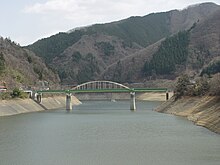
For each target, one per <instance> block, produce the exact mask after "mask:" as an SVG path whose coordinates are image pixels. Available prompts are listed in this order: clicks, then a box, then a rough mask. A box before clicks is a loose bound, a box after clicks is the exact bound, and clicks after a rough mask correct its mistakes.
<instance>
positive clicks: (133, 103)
mask: <svg viewBox="0 0 220 165" xmlns="http://www.w3.org/2000/svg"><path fill="white" fill-rule="evenodd" d="M130 95H131V100H130V110H131V111H136V103H135V92H131V93H130Z"/></svg>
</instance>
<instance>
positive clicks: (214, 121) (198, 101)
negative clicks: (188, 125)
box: [156, 96, 220, 134]
mask: <svg viewBox="0 0 220 165" xmlns="http://www.w3.org/2000/svg"><path fill="white" fill-rule="evenodd" d="M156 111H158V112H163V113H169V114H174V115H178V116H184V117H187V118H188V119H189V120H191V121H193V122H194V123H195V124H196V125H199V126H203V127H206V128H208V129H209V130H211V131H213V132H216V133H218V134H220V97H219V96H216V97H212V96H204V97H184V98H182V99H179V100H177V101H174V99H173V98H172V99H170V100H169V101H167V102H165V103H164V104H162V105H161V106H160V107H158V108H157V109H156Z"/></svg>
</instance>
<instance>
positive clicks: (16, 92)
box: [11, 88, 28, 99]
mask: <svg viewBox="0 0 220 165" xmlns="http://www.w3.org/2000/svg"><path fill="white" fill-rule="evenodd" d="M11 96H12V98H22V99H25V98H28V94H27V93H25V92H23V91H21V90H20V89H18V88H15V89H14V90H13V91H12V94H11Z"/></svg>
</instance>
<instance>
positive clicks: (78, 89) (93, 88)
mask: <svg viewBox="0 0 220 165" xmlns="http://www.w3.org/2000/svg"><path fill="white" fill-rule="evenodd" d="M166 91H167V88H129V87H128V86H125V85H123V84H120V83H117V82H113V81H90V82H86V83H83V84H80V85H77V86H75V87H73V88H72V89H67V90H64V89H63V90H37V91H35V92H36V93H39V94H40V93H41V94H42V93H67V94H70V93H120V92H121V93H123V92H166Z"/></svg>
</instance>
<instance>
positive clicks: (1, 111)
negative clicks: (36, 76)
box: [0, 96, 80, 116]
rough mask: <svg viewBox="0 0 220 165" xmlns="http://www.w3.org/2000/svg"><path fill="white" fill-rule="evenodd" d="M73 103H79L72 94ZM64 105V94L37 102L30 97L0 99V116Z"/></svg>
mask: <svg viewBox="0 0 220 165" xmlns="http://www.w3.org/2000/svg"><path fill="white" fill-rule="evenodd" d="M72 102H73V105H78V104H80V101H79V100H78V99H77V98H76V97H74V96H72ZM65 106H66V99H65V96H55V97H47V98H43V99H42V103H41V104H38V103H36V102H35V101H34V100H32V99H13V100H1V101H0V116H9V115H16V114H20V113H28V112H37V111H43V110H47V109H57V108H64V107H65Z"/></svg>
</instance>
